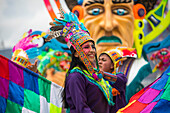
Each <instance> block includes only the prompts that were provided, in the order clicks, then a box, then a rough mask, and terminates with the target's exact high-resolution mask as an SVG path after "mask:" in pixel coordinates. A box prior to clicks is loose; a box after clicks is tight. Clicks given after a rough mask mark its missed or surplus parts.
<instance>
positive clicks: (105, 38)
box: [96, 36, 122, 44]
mask: <svg viewBox="0 0 170 113" xmlns="http://www.w3.org/2000/svg"><path fill="white" fill-rule="evenodd" d="M102 43H110V44H113V43H120V44H122V41H121V40H120V38H118V37H117V36H102V37H101V38H99V39H98V40H97V42H96V44H102Z"/></svg>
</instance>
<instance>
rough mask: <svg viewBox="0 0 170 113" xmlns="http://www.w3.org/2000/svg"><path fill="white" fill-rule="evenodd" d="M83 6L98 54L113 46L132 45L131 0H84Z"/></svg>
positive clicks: (87, 25) (132, 21) (86, 22)
mask: <svg viewBox="0 0 170 113" xmlns="http://www.w3.org/2000/svg"><path fill="white" fill-rule="evenodd" d="M83 8H84V25H85V26H86V28H87V29H88V30H89V32H90V34H91V37H92V38H93V39H94V41H95V42H96V47H97V52H98V55H99V54H100V53H101V52H103V51H105V50H108V49H110V48H113V47H115V46H126V47H132V46H133V41H134V40H133V30H134V16H133V0H117V1H116V0H84V1H83Z"/></svg>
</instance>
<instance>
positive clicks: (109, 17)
mask: <svg viewBox="0 0 170 113" xmlns="http://www.w3.org/2000/svg"><path fill="white" fill-rule="evenodd" d="M117 25H118V22H117V21H116V19H115V18H114V15H113V13H112V11H111V8H109V6H108V7H106V10H105V12H104V15H103V18H102V21H101V23H100V26H101V27H102V28H103V29H104V30H105V31H107V32H111V31H112V30H113V29H114V28H115V27H116V26H117Z"/></svg>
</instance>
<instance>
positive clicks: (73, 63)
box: [62, 46, 87, 108]
mask: <svg viewBox="0 0 170 113" xmlns="http://www.w3.org/2000/svg"><path fill="white" fill-rule="evenodd" d="M70 50H71V53H72V54H71V58H72V61H71V63H70V68H69V70H68V72H67V74H66V78H67V75H68V74H69V72H70V71H71V70H72V69H73V68H74V67H76V66H78V67H80V69H81V70H83V69H85V70H87V68H86V66H85V65H84V63H83V62H82V61H81V60H80V59H79V58H77V57H75V56H74V54H75V52H76V50H75V49H74V48H73V47H72V46H71V48H70ZM66 78H65V81H66ZM65 85H66V84H65ZM62 98H63V100H62V101H63V105H64V108H68V107H69V106H68V103H67V101H66V90H65V86H64V90H63V92H62Z"/></svg>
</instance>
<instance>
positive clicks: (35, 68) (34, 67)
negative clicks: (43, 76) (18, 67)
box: [26, 59, 38, 73]
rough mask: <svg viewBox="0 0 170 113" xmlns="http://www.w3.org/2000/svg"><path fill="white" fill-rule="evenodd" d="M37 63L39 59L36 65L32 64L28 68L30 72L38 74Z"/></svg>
mask: <svg viewBox="0 0 170 113" xmlns="http://www.w3.org/2000/svg"><path fill="white" fill-rule="evenodd" d="M37 62H38V59H36V60H35V62H34V64H31V65H29V66H27V67H26V68H28V69H29V70H31V71H33V72H35V73H36V72H37Z"/></svg>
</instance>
